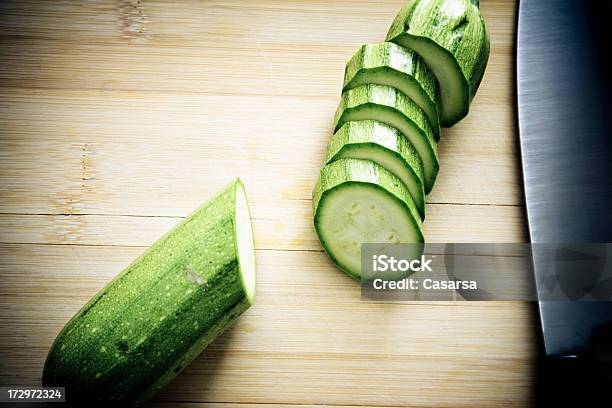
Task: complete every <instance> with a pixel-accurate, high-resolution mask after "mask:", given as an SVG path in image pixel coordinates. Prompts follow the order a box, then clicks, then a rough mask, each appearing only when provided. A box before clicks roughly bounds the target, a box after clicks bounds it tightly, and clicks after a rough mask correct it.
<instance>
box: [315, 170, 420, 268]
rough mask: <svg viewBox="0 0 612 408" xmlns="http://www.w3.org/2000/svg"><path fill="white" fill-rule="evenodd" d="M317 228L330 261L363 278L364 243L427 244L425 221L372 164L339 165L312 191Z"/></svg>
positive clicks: (403, 191)
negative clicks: (425, 241)
mask: <svg viewBox="0 0 612 408" xmlns="http://www.w3.org/2000/svg"><path fill="white" fill-rule="evenodd" d="M313 214H314V225H315V230H316V231H317V235H318V236H319V240H320V241H321V244H322V245H323V247H324V248H325V251H326V252H327V254H328V255H329V257H330V258H331V259H332V260H333V261H334V262H335V263H336V265H338V267H340V269H342V270H343V271H345V272H346V273H347V274H349V275H350V276H352V277H353V278H355V279H360V277H361V244H362V243H381V244H384V243H400V242H401V243H409V242H414V243H421V242H424V237H423V233H422V231H421V220H420V216H419V213H418V211H417V209H416V206H415V204H414V201H413V200H412V197H411V196H410V192H409V191H408V189H407V188H406V186H405V185H404V183H402V182H401V180H400V179H399V178H397V177H396V176H395V175H393V174H392V173H391V172H390V171H388V170H386V169H385V168H383V167H382V166H381V165H379V164H377V163H374V162H373V161H370V160H362V159H339V160H336V161H334V162H333V163H330V164H328V165H326V166H325V167H323V169H321V173H320V176H319V180H318V181H317V184H316V185H315V188H314V189H313Z"/></svg>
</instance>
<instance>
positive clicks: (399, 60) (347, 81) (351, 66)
mask: <svg viewBox="0 0 612 408" xmlns="http://www.w3.org/2000/svg"><path fill="white" fill-rule="evenodd" d="M365 84H379V85H388V86H392V87H394V88H397V89H399V90H400V91H402V92H403V93H405V94H406V96H408V97H409V98H410V99H412V100H413V101H414V102H415V103H416V104H417V105H419V107H420V108H421V109H423V112H425V115H426V116H427V119H429V124H430V125H431V128H432V129H433V131H434V134H435V136H436V140H439V139H440V121H439V113H438V83H437V81H436V78H435V77H434V76H433V74H432V73H431V71H430V70H429V68H428V67H427V65H426V64H425V62H424V61H423V59H422V58H421V57H419V56H418V54H417V53H415V52H414V51H412V50H409V49H406V48H403V47H400V46H399V45H396V44H393V43H389V42H385V43H381V44H368V45H362V46H361V48H359V51H357V53H355V55H353V57H352V58H351V59H350V60H349V62H348V63H347V64H346V69H345V71H344V87H343V88H342V91H347V90H349V89H353V88H356V87H358V86H361V85H365Z"/></svg>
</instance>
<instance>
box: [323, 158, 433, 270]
mask: <svg viewBox="0 0 612 408" xmlns="http://www.w3.org/2000/svg"><path fill="white" fill-rule="evenodd" d="M355 187H357V188H359V187H361V188H367V189H371V191H378V192H383V194H385V195H386V197H388V200H390V201H391V202H393V203H394V204H396V205H398V206H399V207H400V208H402V212H403V216H402V218H404V219H405V220H406V221H407V222H408V223H409V224H411V227H412V229H413V231H414V235H415V238H414V239H413V240H412V241H414V242H415V243H422V242H424V241H425V238H424V236H423V232H422V224H421V219H420V215H419V213H418V210H417V208H416V205H415V204H414V201H413V199H412V197H411V195H410V192H409V191H408V189H407V188H406V186H405V185H404V183H402V181H401V180H400V179H399V178H397V177H396V176H395V175H394V174H392V173H391V172H389V171H388V170H386V169H385V168H383V167H382V166H380V165H378V164H376V163H374V162H373V161H370V160H362V159H340V160H337V161H334V162H332V163H330V164H328V165H326V166H324V167H323V168H322V169H321V173H320V175H319V179H318V180H317V183H316V185H315V187H314V189H313V192H312V204H313V218H314V226H315V230H316V232H317V235H318V237H319V241H320V242H321V244H322V245H323V248H324V249H325V251H326V252H327V254H328V255H329V257H330V259H331V260H332V261H333V262H334V263H335V264H336V265H337V266H338V267H339V268H340V269H341V270H343V271H344V272H345V273H347V274H348V275H349V276H351V277H352V278H354V279H357V280H359V279H360V278H361V271H360V267H349V266H348V265H346V264H345V263H343V262H341V261H340V260H339V259H338V257H337V256H336V254H335V252H334V250H333V249H332V248H331V246H332V244H333V243H332V242H328V240H327V239H326V237H325V230H326V228H328V226H326V225H324V223H323V222H322V218H323V216H322V214H323V212H324V211H325V209H326V207H327V206H328V205H327V204H326V200H329V199H331V198H332V197H333V194H334V193H336V192H338V191H340V190H347V189H351V188H355ZM347 207H348V206H347ZM349 210H350V209H349V208H347V211H349ZM395 221H398V220H395ZM366 228H367V227H366ZM361 242H368V241H365V240H362V241H361ZM382 242H383V241H382V240H380V239H376V240H375V241H373V243H382ZM360 252H361V250H360V247H359V246H358V247H357V248H356V254H355V256H356V257H360Z"/></svg>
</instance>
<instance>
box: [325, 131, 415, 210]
mask: <svg viewBox="0 0 612 408" xmlns="http://www.w3.org/2000/svg"><path fill="white" fill-rule="evenodd" d="M344 158H353V159H366V160H372V161H373V162H375V163H378V164H380V165H381V166H383V167H384V168H385V169H387V170H389V171H390V172H391V173H393V174H395V175H396V176H397V177H398V178H399V179H400V180H402V182H403V183H404V184H405V185H406V187H407V188H408V191H410V195H411V196H412V198H413V200H414V202H415V204H416V207H417V209H418V211H419V214H420V216H421V219H425V191H424V188H423V166H422V164H421V158H420V157H419V155H418V153H417V152H416V150H415V149H414V147H413V146H412V145H411V144H410V142H408V140H406V138H405V136H404V135H402V134H401V133H400V132H399V131H398V130H397V129H395V128H393V127H391V126H389V125H385V124H384V123H382V122H377V121H374V120H361V121H356V122H347V123H345V124H344V125H342V127H341V128H340V129H339V130H338V131H337V132H336V133H334V135H333V136H332V139H331V141H330V144H329V148H328V150H327V163H332V162H334V161H336V160H338V159H344Z"/></svg>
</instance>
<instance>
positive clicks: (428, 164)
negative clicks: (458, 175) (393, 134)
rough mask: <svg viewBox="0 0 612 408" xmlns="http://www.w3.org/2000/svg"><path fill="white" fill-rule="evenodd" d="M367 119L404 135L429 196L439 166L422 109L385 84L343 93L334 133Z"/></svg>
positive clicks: (435, 147) (435, 149)
mask: <svg viewBox="0 0 612 408" xmlns="http://www.w3.org/2000/svg"><path fill="white" fill-rule="evenodd" d="M367 119H371V120H377V121H379V122H383V123H385V124H387V125H389V126H392V127H394V128H396V129H397V130H399V131H400V132H401V133H402V134H403V135H404V136H406V138H407V139H408V141H409V142H410V143H411V144H412V146H414V148H415V150H416V151H417V152H418V154H419V156H420V157H421V161H422V163H423V181H424V184H425V193H429V192H430V191H431V189H432V188H433V185H434V183H435V181H436V176H437V174H438V169H439V168H440V164H439V162H438V146H437V143H436V141H435V138H434V133H433V130H432V128H431V126H430V124H429V121H428V120H427V117H426V116H425V113H423V110H422V109H421V108H419V107H418V106H417V104H416V103H414V102H413V101H412V100H410V98H408V97H407V96H406V95H405V94H404V93H403V92H401V91H399V90H397V89H395V88H393V87H390V86H386V85H373V84H367V85H362V86H359V87H357V88H354V89H350V90H348V91H346V92H344V93H342V99H341V100H340V105H339V106H338V109H337V110H336V114H335V117H334V123H335V128H334V132H337V131H338V130H339V129H340V128H341V127H342V125H344V124H345V123H346V122H349V121H355V120H367Z"/></svg>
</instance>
